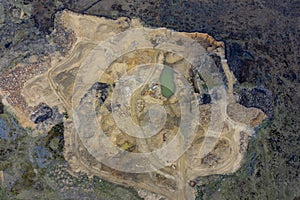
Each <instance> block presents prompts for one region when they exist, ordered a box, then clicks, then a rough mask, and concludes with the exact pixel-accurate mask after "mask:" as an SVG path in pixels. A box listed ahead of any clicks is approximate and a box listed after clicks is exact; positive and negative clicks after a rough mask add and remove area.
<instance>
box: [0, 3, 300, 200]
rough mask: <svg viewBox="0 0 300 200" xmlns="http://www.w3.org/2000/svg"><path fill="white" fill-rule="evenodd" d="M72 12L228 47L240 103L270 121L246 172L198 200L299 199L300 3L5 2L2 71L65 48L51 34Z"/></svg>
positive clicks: (214, 180)
mask: <svg viewBox="0 0 300 200" xmlns="http://www.w3.org/2000/svg"><path fill="white" fill-rule="evenodd" d="M65 8H67V9H70V10H73V11H76V12H81V13H86V14H92V15H97V16H106V17H111V18H116V17H119V16H129V17H131V18H133V17H139V18H141V19H142V21H143V22H144V23H145V24H146V25H148V26H155V27H157V26H165V27H168V28H173V29H175V30H178V31H198V32H206V33H208V34H210V35H212V36H214V37H216V38H217V39H218V40H222V41H225V42H226V47H227V51H226V54H227V58H228V60H229V65H230V67H231V69H232V70H233V71H234V73H235V76H236V77H237V78H238V81H239V83H238V84H236V87H235V90H236V92H237V93H239V94H240V95H241V100H240V101H241V103H242V104H244V105H246V106H256V107H258V108H261V109H263V110H264V111H265V112H266V113H267V114H268V115H269V120H267V121H266V122H265V123H264V125H263V126H261V127H260V128H259V129H258V131H257V133H256V137H254V138H253V139H252V141H251V144H250V146H249V149H248V153H247V156H246V160H245V163H244V165H243V167H242V168H241V170H239V171H238V172H237V173H235V174H232V175H223V176H211V177H203V178H201V179H199V180H198V181H199V182H201V183H204V185H202V186H197V189H198V199H295V200H296V199H299V198H300V187H299V184H298V183H299V182H300V178H299V172H300V156H299V152H300V136H299V133H300V128H299V126H300V122H299V121H300V119H299V117H298V116H299V109H300V107H299V105H298V104H299V101H300V94H299V91H300V88H299V86H300V84H299V82H300V78H299V75H300V72H299V71H300V67H299V63H300V59H299V56H300V55H299V52H300V49H299V48H300V44H299V35H300V2H299V1H297V0H289V1H283V0H278V1H274V0H265V1H263V0H251V1H245V0H242V1H237V0H228V1H223V0H210V1H208V0H190V1H183V0H172V1H171V0H170V1H169V0H160V1H159V0H144V1H139V0H115V1H111V0H102V1H101V0H100V1H99V0H98V1H97V0H94V1H85V0H60V1H59V0H55V1H38V0H24V1H21V0H20V1H12V0H9V1H4V0H0V27H1V28H0V36H1V37H0V72H1V73H2V72H3V71H4V70H7V69H8V68H12V67H13V66H15V65H16V64H17V63H19V62H21V61H22V62H24V61H25V62H28V63H30V62H31V59H30V58H32V57H31V56H33V55H39V56H42V55H47V54H48V53H51V52H52V51H53V50H55V49H59V48H62V47H63V46H62V45H60V44H59V43H52V42H51V36H50V37H49V36H47V35H48V34H50V33H51V32H52V30H53V29H54V25H53V24H54V23H53V16H54V14H55V12H57V11H58V10H62V9H65ZM0 107H1V106H0ZM0 110H1V109H0ZM0 156H2V155H0Z"/></svg>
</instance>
